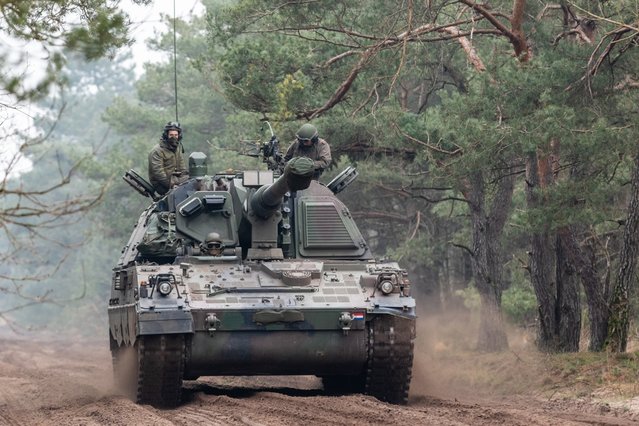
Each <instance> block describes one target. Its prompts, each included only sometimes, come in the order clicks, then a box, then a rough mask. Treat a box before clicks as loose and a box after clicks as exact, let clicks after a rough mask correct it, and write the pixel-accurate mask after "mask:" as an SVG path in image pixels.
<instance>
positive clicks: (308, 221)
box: [304, 202, 358, 249]
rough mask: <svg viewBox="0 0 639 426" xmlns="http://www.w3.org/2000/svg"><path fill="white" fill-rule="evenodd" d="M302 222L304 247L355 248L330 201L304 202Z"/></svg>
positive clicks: (340, 217)
mask: <svg viewBox="0 0 639 426" xmlns="http://www.w3.org/2000/svg"><path fill="white" fill-rule="evenodd" d="M304 223H305V225H306V232H305V238H304V248H306V249H355V248H357V247H358V246H357V245H356V244H355V242H354V241H353V238H352V237H351V234H350V233H349V231H348V229H347V228H346V225H345V224H344V221H343V220H342V216H341V215H340V213H339V212H338V211H337V208H336V206H335V204H333V203H330V202H305V203H304Z"/></svg>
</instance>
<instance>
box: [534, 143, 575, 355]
mask: <svg viewBox="0 0 639 426" xmlns="http://www.w3.org/2000/svg"><path fill="white" fill-rule="evenodd" d="M550 148H551V149H552V150H553V153H554V158H553V156H551V155H547V154H543V153H542V152H541V151H538V152H537V153H531V154H530V155H529V156H528V158H527V160H526V184H527V185H526V201H527V204H528V210H529V211H534V210H535V209H537V208H540V207H543V205H544V204H545V203H546V201H545V197H544V193H543V191H544V190H545V189H546V188H548V187H549V186H551V185H554V183H555V172H554V170H553V162H554V161H555V160H556V158H557V157H558V153H557V151H558V149H559V144H558V143H556V142H554V143H551V145H550ZM530 244H531V251H530V258H529V261H530V262H529V267H530V269H529V270H530V279H531V282H532V285H533V288H534V290H535V295H536V296H537V302H538V304H539V305H538V314H539V327H538V329H537V347H538V348H539V350H541V351H544V352H570V351H578V350H579V335H580V331H581V311H580V304H579V287H578V285H577V282H576V280H575V277H574V275H573V273H572V272H573V268H571V267H570V264H569V262H568V261H567V259H566V257H565V249H564V248H563V247H562V244H561V238H560V237H559V236H558V235H557V233H556V232H555V231H551V230H550V228H549V226H548V225H544V227H543V229H541V230H539V231H536V232H534V231H533V232H532V233H531V237H530Z"/></svg>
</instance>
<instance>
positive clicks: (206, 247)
mask: <svg viewBox="0 0 639 426" xmlns="http://www.w3.org/2000/svg"><path fill="white" fill-rule="evenodd" d="M200 250H201V251H202V253H203V254H205V255H208V256H221V255H222V253H223V252H224V242H223V241H222V238H221V237H220V234H218V233H217V232H210V233H209V234H208V235H207V236H206V238H204V242H203V243H201V244H200Z"/></svg>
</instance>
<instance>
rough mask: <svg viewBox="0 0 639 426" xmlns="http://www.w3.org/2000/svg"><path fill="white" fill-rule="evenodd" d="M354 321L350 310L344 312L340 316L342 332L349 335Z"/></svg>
mask: <svg viewBox="0 0 639 426" xmlns="http://www.w3.org/2000/svg"><path fill="white" fill-rule="evenodd" d="M352 323H353V316H352V315H351V314H350V312H342V314H341V315H340V316H339V325H340V326H341V327H342V332H343V333H344V336H347V335H348V331H349V330H350V329H351V324H352Z"/></svg>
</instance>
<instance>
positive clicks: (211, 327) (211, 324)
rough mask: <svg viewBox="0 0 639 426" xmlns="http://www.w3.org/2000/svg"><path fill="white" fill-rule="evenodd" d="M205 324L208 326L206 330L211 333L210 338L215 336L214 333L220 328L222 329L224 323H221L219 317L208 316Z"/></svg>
mask: <svg viewBox="0 0 639 426" xmlns="http://www.w3.org/2000/svg"><path fill="white" fill-rule="evenodd" d="M204 323H205V324H206V328H207V330H208V332H209V336H213V333H214V332H215V331H217V329H218V328H220V325H221V324H222V321H220V319H219V318H218V317H217V315H215V314H208V315H207V316H206V319H205V320H204Z"/></svg>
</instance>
